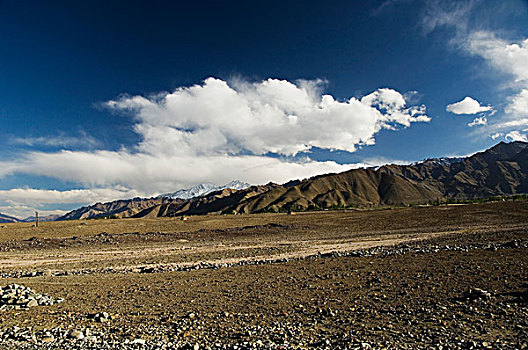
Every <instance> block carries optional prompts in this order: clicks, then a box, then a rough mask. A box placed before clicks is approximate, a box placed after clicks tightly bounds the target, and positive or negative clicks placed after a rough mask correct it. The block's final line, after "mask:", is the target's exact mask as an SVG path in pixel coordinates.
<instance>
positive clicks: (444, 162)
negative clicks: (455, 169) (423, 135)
mask: <svg viewBox="0 0 528 350" xmlns="http://www.w3.org/2000/svg"><path fill="white" fill-rule="evenodd" d="M463 160H464V158H463V157H440V158H428V159H424V160H421V161H419V162H416V163H413V165H419V164H426V163H427V164H440V165H445V166H450V165H451V164H455V163H459V162H461V161H463Z"/></svg>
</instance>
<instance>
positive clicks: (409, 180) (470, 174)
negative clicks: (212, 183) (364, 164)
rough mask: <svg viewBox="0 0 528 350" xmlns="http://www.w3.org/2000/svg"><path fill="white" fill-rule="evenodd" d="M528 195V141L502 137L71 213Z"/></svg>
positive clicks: (176, 212)
mask: <svg viewBox="0 0 528 350" xmlns="http://www.w3.org/2000/svg"><path fill="white" fill-rule="evenodd" d="M519 193H528V143H526V142H511V143H502V142H501V143H499V144H497V145H496V146H494V147H492V148H490V149H488V150H486V151H484V152H480V153H477V154H474V155H473V156H470V157H467V158H440V159H428V160H425V161H423V162H419V163H415V164H412V165H393V164H392V165H384V166H382V167H380V168H378V169H354V170H349V171H345V172H343V173H339V174H326V175H320V176H316V177H313V178H310V179H306V180H302V181H291V182H289V183H287V184H284V185H277V184H273V183H270V184H268V185H264V186H252V187H249V188H247V189H244V190H233V189H225V190H222V191H217V192H213V193H210V194H208V195H206V196H202V197H196V198H192V199H188V200H183V199H169V198H158V199H139V198H136V199H133V200H129V201H116V202H110V203H105V204H101V203H98V204H96V205H94V206H90V207H84V208H81V209H79V210H77V211H73V212H71V213H68V214H67V215H65V216H64V217H63V219H68V218H90V217H94V216H112V215H114V216H116V217H165V216H168V217H171V216H181V215H203V214H210V213H229V214H232V213H259V212H268V211H273V212H276V211H289V210H294V211H295V210H311V209H317V208H337V207H374V206H380V205H406V204H425V203H430V202H433V201H436V200H446V199H459V200H469V199H475V198H486V197H491V196H503V195H514V194H519Z"/></svg>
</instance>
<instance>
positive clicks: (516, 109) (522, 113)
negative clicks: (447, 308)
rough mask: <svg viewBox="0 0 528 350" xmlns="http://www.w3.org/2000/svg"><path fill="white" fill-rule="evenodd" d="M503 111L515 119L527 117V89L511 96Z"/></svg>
mask: <svg viewBox="0 0 528 350" xmlns="http://www.w3.org/2000/svg"><path fill="white" fill-rule="evenodd" d="M527 69H528V68H527ZM505 111H506V113H508V114H511V115H513V116H515V117H517V118H518V117H528V88H526V89H522V90H521V92H519V93H518V94H517V95H515V96H513V97H512V98H511V102H510V104H509V105H508V106H507V107H506V109H505Z"/></svg>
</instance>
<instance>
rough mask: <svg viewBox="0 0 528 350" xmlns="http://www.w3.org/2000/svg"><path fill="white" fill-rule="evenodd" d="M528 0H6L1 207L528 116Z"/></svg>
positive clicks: (102, 195) (227, 176)
mask: <svg viewBox="0 0 528 350" xmlns="http://www.w3.org/2000/svg"><path fill="white" fill-rule="evenodd" d="M526 23H528V2H526V1H521V0H506V1H498V0H497V1H494V0H489V1H479V0H468V1H434V0H433V1H419V0H416V1H412V0H388V1H381V0H380V1H361V2H350V1H325V2H320V1H302V2H300V1H299V2H297V1H291V2H286V3H285V2H284V1H266V2H261V3H258V4H255V3H254V2H248V1H222V2H221V1H210V2H200V3H199V4H189V3H187V2H178V1H148V2H147V1H128V2H126V3H125V2H120V1H91V2H71V1H47V2H41V1H0V43H1V45H0V212H2V213H7V214H12V215H17V216H21V217H23V216H28V215H30V214H32V212H33V211H34V210H35V209H37V210H39V211H41V212H42V213H54V212H56V213H59V212H64V211H66V210H70V209H73V208H76V207H78V206H80V205H85V204H89V203H93V202H97V201H107V200H113V199H118V198H129V197H134V196H151V195H155V194H158V193H163V192H173V191H175V190H177V189H179V188H182V187H188V186H191V185H195V184H197V183H201V182H212V183H216V184H223V183H227V182H229V181H230V180H233V179H240V180H244V181H247V182H250V183H255V184H258V183H266V182H268V181H275V182H285V181H287V180H289V179H292V178H305V177H309V176H312V175H315V174H320V173H326V172H336V171H343V170H347V169H350V168H353V167H358V166H361V165H379V164H382V163H390V162H398V163H401V162H412V161H417V160H421V159H423V158H428V157H438V156H463V155H468V154H471V153H474V152H476V151H480V150H484V149H486V148H488V147H490V146H492V145H493V144H495V143H497V142H499V141H503V140H506V141H508V140H509V141H511V140H526V135H527V134H528V41H527V40H528V26H526Z"/></svg>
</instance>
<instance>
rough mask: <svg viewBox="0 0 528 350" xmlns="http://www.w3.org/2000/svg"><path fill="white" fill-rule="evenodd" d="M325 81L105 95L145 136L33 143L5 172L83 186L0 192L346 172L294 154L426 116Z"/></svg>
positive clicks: (353, 144) (39, 196)
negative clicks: (351, 94)
mask: <svg viewBox="0 0 528 350" xmlns="http://www.w3.org/2000/svg"><path fill="white" fill-rule="evenodd" d="M322 84H323V82H322V81H319V80H315V81H298V82H296V83H295V84H294V83H291V82H288V81H285V80H278V79H268V80H265V81H262V82H257V83H249V82H244V81H236V82H233V83H231V84H228V83H227V82H226V81H223V80H220V79H215V78H208V79H206V80H205V81H204V82H203V84H200V85H194V86H191V87H182V88H178V89H176V90H175V91H174V92H172V93H164V94H158V95H156V96H154V97H143V96H122V97H121V98H119V99H117V100H113V101H108V102H107V103H106V104H105V105H106V106H107V107H108V108H110V109H111V110H113V111H118V112H125V113H131V114H132V116H133V118H134V120H135V125H134V130H135V132H136V133H138V134H139V135H140V137H141V142H139V143H138V144H137V145H135V146H133V147H132V148H130V149H122V150H120V151H107V150H98V151H89V152H88V151H67V150H63V151H60V152H27V153H24V154H20V155H19V157H18V159H17V160H16V161H3V162H0V177H3V176H7V175H13V174H19V173H24V174H30V175H37V176H48V177H52V178H57V179H61V180H65V181H71V182H73V183H76V184H80V185H82V186H83V187H85V188H87V189H81V190H72V191H62V192H60V191H44V190H32V189H12V190H8V191H0V204H1V201H2V200H4V201H11V202H13V203H17V204H21V205H28V203H31V204H30V206H34V205H36V204H34V203H37V204H38V203H74V202H75V203H77V202H82V203H91V202H94V201H105V200H113V199H117V198H129V197H134V196H152V195H155V194H158V193H162V192H169V191H175V190H177V189H180V188H185V187H189V186H192V185H196V184H198V183H203V182H211V183H216V184H222V183H227V182H229V181H231V180H233V179H239V180H243V181H246V182H249V183H252V184H262V183H267V182H269V181H274V182H277V183H283V182H286V181H288V180H290V179H294V178H307V177H311V176H314V175H318V174H323V173H328V172H341V171H345V170H348V169H351V168H353V167H354V165H353V164H345V165H342V164H337V163H335V162H332V161H326V162H319V161H314V160H310V159H308V158H305V159H303V160H298V158H299V157H297V158H296V160H295V161H294V160H292V156H294V155H296V154H297V153H299V152H301V151H309V149H310V148H311V147H320V148H324V149H336V150H344V151H350V152H353V151H355V150H356V148H357V147H358V146H361V145H370V144H374V143H375V135H376V133H378V132H379V131H380V130H381V129H384V128H385V129H392V130H396V129H398V128H405V127H408V126H410V125H411V124H412V123H415V122H428V121H429V120H430V118H429V117H428V116H427V115H426V114H425V106H407V101H406V99H405V97H404V96H402V94H400V93H399V92H397V91H395V90H392V89H388V88H385V89H379V90H377V91H374V92H373V93H371V94H369V95H367V96H364V97H363V98H361V99H356V98H350V99H347V100H343V101H338V100H336V99H335V98H334V97H332V96H330V95H324V94H321V89H322V87H323V85H322ZM269 153H274V154H275V156H269Z"/></svg>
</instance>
